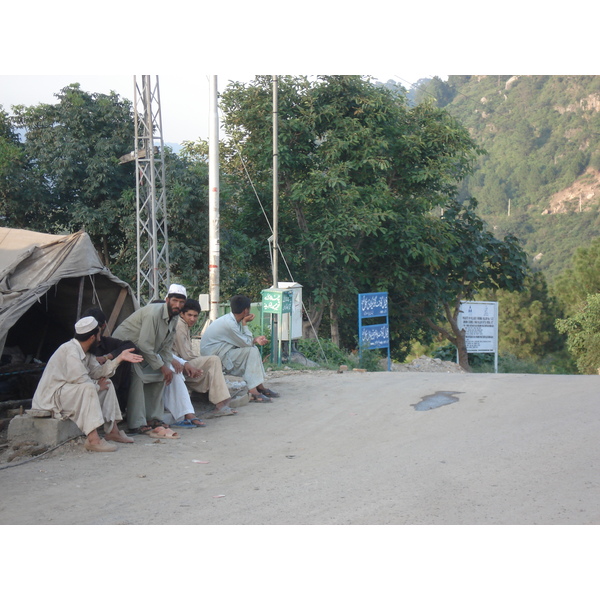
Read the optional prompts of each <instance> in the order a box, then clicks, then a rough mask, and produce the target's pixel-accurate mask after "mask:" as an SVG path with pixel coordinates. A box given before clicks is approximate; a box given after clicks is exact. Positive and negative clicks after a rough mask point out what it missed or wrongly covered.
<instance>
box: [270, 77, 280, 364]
mask: <svg viewBox="0 0 600 600" xmlns="http://www.w3.org/2000/svg"><path fill="white" fill-rule="evenodd" d="M277 104H278V98H277V75H273V251H272V268H273V287H274V288H277V287H279V285H278V278H279V273H278V264H279V263H278V259H279V241H278V235H279V232H278V229H279V183H278V179H279V165H278V160H277V152H278V145H277V137H278V131H279V126H278V107H277ZM279 334H280V332H279V322H278V318H277V315H276V314H273V315H271V357H272V360H273V362H274V363H276V364H279V360H280V356H279Z"/></svg>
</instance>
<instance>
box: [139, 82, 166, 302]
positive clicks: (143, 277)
mask: <svg viewBox="0 0 600 600" xmlns="http://www.w3.org/2000/svg"><path fill="white" fill-rule="evenodd" d="M134 97H135V100H134V110H135V151H134V154H135V173H136V175H135V184H136V186H135V187H136V208H137V299H138V302H139V303H140V305H144V304H146V303H148V302H151V301H152V300H157V299H159V298H160V297H161V295H160V294H161V288H162V291H163V293H164V292H166V290H167V289H168V287H169V284H170V281H169V280H170V273H169V241H168V236H167V202H166V193H165V161H164V144H163V135H162V118H161V114H160V94H159V87H158V76H156V79H155V83H154V85H152V82H151V76H150V75H142V82H141V87H140V85H139V83H138V80H137V79H136V77H135V76H134Z"/></svg>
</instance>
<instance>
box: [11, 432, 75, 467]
mask: <svg viewBox="0 0 600 600" xmlns="http://www.w3.org/2000/svg"><path fill="white" fill-rule="evenodd" d="M78 437H81V435H74V436H73V437H70V438H69V439H68V440H65V441H64V442H61V443H60V444H58V446H54V447H53V448H49V449H48V450H46V451H45V452H42V453H41V454H38V455H37V456H32V457H31V458H28V459H27V460H23V461H21V462H20V463H16V464H14V465H4V466H3V467H0V471H3V470H4V469H10V468H11V467H20V466H21V465H24V464H26V463H28V462H31V461H32V460H36V459H37V458H41V457H42V456H46V454H48V453H50V452H52V451H53V450H56V449H57V448H60V447H61V446H64V445H65V444H66V443H67V442H70V441H72V440H76V439H77V438H78Z"/></svg>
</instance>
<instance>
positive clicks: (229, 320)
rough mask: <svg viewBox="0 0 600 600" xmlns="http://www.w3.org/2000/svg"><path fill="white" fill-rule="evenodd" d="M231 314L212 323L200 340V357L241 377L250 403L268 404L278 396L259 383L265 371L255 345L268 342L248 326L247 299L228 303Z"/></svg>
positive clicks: (248, 305)
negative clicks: (209, 358)
mask: <svg viewBox="0 0 600 600" xmlns="http://www.w3.org/2000/svg"><path fill="white" fill-rule="evenodd" d="M230 306H231V312H230V313H227V314H226V315H223V316H222V317H219V318H218V319H217V320H216V321H213V322H212V323H211V324H210V325H209V326H208V327H207V329H206V331H205V332H204V333H203V335H202V339H201V340H200V350H201V352H202V355H203V356H207V355H215V356H218V357H219V358H220V359H221V362H222V363H223V368H224V370H225V373H227V374H230V375H236V376H238V377H242V378H243V379H244V380H245V381H246V383H247V384H248V393H249V394H250V402H271V398H278V397H279V394H277V393H275V392H274V391H272V390H269V389H267V388H266V387H265V386H264V385H263V383H264V380H265V370H264V368H263V364H262V360H261V356H260V352H259V351H258V348H257V347H256V345H259V346H264V345H265V344H267V343H268V340H267V338H266V337H265V336H264V335H259V336H256V337H255V336H254V335H253V334H252V332H251V331H250V328H249V327H248V323H250V322H251V321H252V320H253V319H254V314H252V313H251V312H250V306H251V302H250V298H248V297H247V296H242V295H237V296H233V298H231V300H230Z"/></svg>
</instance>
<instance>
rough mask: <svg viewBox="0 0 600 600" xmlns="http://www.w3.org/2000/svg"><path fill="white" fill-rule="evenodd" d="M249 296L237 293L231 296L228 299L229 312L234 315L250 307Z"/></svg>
mask: <svg viewBox="0 0 600 600" xmlns="http://www.w3.org/2000/svg"><path fill="white" fill-rule="evenodd" d="M251 304H252V303H251V302H250V298H248V296H242V295H239V294H238V295H237V296H233V298H231V300H230V301H229V305H230V306H231V312H232V313H233V314H234V315H239V314H240V313H241V312H242V311H243V310H244V309H246V308H250V306H251Z"/></svg>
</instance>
